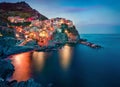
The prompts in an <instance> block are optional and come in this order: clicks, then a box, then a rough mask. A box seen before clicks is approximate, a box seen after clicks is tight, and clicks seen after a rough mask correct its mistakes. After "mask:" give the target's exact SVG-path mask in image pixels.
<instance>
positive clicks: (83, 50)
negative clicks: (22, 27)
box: [11, 34, 120, 87]
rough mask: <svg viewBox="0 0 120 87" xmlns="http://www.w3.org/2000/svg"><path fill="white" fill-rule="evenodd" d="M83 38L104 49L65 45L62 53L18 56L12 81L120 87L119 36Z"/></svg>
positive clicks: (60, 86)
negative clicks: (32, 80)
mask: <svg viewBox="0 0 120 87" xmlns="http://www.w3.org/2000/svg"><path fill="white" fill-rule="evenodd" d="M81 37H82V38H86V39H88V41H89V42H93V43H96V44H99V45H101V46H102V47H104V48H102V49H93V48H90V47H87V46H85V45H81V44H79V45H76V46H68V45H66V46H64V47H63V48H62V49H60V50H59V51H53V52H34V53H29V52H28V53H22V54H18V55H15V56H13V58H11V60H12V63H13V64H14V66H15V72H14V74H13V77H12V79H16V80H18V81H25V80H27V79H29V78H33V79H34V80H35V81H36V82H38V83H41V84H42V85H43V86H45V87H47V85H48V84H49V85H52V87H120V34H83V35H81Z"/></svg>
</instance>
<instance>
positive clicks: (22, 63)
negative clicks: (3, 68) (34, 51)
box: [11, 52, 31, 81]
mask: <svg viewBox="0 0 120 87" xmlns="http://www.w3.org/2000/svg"><path fill="white" fill-rule="evenodd" d="M30 57H31V53H30V52H27V53H21V54H17V55H14V56H13V57H12V58H11V60H12V64H13V65H14V67H15V72H14V74H13V76H12V80H13V79H14V80H18V81H26V80H28V79H29V78H30V77H31V60H30Z"/></svg>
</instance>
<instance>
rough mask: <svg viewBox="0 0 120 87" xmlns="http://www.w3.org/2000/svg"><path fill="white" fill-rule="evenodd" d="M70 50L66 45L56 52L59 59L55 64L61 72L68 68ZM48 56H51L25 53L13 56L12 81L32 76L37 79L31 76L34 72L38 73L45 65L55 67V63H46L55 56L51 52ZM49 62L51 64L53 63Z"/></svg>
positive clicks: (41, 53) (23, 79)
mask: <svg viewBox="0 0 120 87" xmlns="http://www.w3.org/2000/svg"><path fill="white" fill-rule="evenodd" d="M72 49H73V48H72V47H70V46H68V45H66V46H64V47H63V48H62V49H60V50H59V51H58V54H59V55H58V56H59V58H58V59H57V60H56V61H55V62H56V63H57V62H58V63H60V66H61V67H60V68H62V69H63V70H67V69H68V68H69V65H70V62H71V56H72ZM50 54H52V55H50V56H49V53H47V52H26V53H21V54H17V55H14V56H13V57H12V58H11V60H12V64H13V65H14V66H15V72H14V74H13V77H12V80H13V79H15V80H18V81H25V80H28V79H29V78H31V77H32V76H33V77H37V76H34V74H32V73H33V71H34V70H35V72H37V73H40V72H42V71H43V69H44V68H45V67H44V66H45V65H46V66H47V67H51V66H52V65H54V66H56V65H55V64H56V63H55V64H47V63H46V60H48V59H50V58H51V60H52V58H53V57H54V55H56V53H55V54H54V53H52V52H50ZM55 59H56V57H55ZM50 62H51V63H53V61H50ZM58 65H59V64H58ZM54 66H53V67H54ZM48 72H49V71H48Z"/></svg>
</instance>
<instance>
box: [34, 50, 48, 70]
mask: <svg viewBox="0 0 120 87" xmlns="http://www.w3.org/2000/svg"><path fill="white" fill-rule="evenodd" d="M45 55H46V53H45V52H33V55H32V62H33V66H34V67H33V68H34V69H35V70H37V71H39V72H40V71H41V70H42V69H43V67H44V65H45Z"/></svg>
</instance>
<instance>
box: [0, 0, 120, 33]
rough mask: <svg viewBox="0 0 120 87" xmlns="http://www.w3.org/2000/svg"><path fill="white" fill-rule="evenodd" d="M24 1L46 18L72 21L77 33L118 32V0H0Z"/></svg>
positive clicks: (119, 16)
mask: <svg viewBox="0 0 120 87" xmlns="http://www.w3.org/2000/svg"><path fill="white" fill-rule="evenodd" d="M0 1H1V2H2V1H5V2H17V1H26V2H27V3H28V4H29V5H30V6H31V7H32V8H34V9H36V10H38V11H39V12H40V13H41V14H43V15H45V16H47V17H48V18H55V17H63V18H66V19H70V20H72V21H73V23H74V24H75V26H76V27H77V29H78V31H79V33H95V34H96V33H115V34H116V33H120V0H0Z"/></svg>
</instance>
